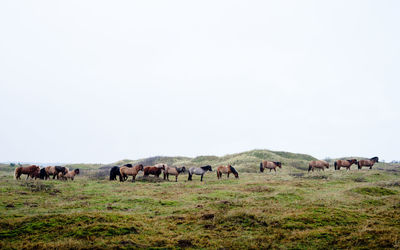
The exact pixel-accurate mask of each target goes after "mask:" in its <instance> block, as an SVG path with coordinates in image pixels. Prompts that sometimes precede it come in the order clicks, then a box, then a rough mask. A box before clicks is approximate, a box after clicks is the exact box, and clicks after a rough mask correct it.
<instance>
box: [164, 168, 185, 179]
mask: <svg viewBox="0 0 400 250" xmlns="http://www.w3.org/2000/svg"><path fill="white" fill-rule="evenodd" d="M185 171H186V168H185V166H183V167H180V168H177V167H170V166H168V165H167V166H165V169H164V180H165V179H167V180H169V175H175V182H178V175H179V174H180V173H184V172H185Z"/></svg>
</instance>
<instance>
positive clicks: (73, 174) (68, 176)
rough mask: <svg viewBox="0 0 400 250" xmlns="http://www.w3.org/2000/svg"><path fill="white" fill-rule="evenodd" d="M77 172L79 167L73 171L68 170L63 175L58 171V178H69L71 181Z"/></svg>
mask: <svg viewBox="0 0 400 250" xmlns="http://www.w3.org/2000/svg"><path fill="white" fill-rule="evenodd" d="M77 174H79V168H77V169H75V170H74V171H68V173H66V174H64V175H63V174H61V173H60V178H61V179H63V180H68V179H71V180H72V181H73V180H74V178H75V175H77Z"/></svg>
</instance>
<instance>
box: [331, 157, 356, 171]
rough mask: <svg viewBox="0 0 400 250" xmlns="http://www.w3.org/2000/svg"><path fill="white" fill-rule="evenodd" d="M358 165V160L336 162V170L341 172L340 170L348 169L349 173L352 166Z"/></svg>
mask: <svg viewBox="0 0 400 250" xmlns="http://www.w3.org/2000/svg"><path fill="white" fill-rule="evenodd" d="M353 164H357V160H356V159H351V160H337V161H335V170H340V168H346V169H347V171H349V170H350V167H351V165H353Z"/></svg>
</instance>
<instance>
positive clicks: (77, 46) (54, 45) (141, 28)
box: [0, 0, 400, 163]
mask: <svg viewBox="0 0 400 250" xmlns="http://www.w3.org/2000/svg"><path fill="white" fill-rule="evenodd" d="M399 13H400V2H399V1H361V0H360V1H231V0H229V1H214V0H213V1H97V0H96V1H80V0H79V1H53V0H51V1H14V0H10V1H8V0H3V1H1V2H0V119H1V122H0V161H38V162H104V163H108V162H113V161H117V160H120V159H124V158H130V159H136V158H141V157H148V156H154V155H171V156H175V155H183V156H196V155H224V154H227V153H236V152H241V151H245V150H251V149H255V148H265V149H271V150H284V151H291V152H299V153H306V154H311V155H313V156H315V157H319V158H324V157H327V156H329V157H341V156H353V155H356V156H365V157H372V156H379V157H380V158H381V159H385V160H386V161H389V160H393V159H397V160H399V159H400V156H399V155H398V152H399V150H398V143H399V142H400V136H399V131H398V129H399V125H400V112H399V107H400V100H399V93H400V86H399V83H400V82H399V80H400V76H399V69H400V32H399V24H400V15H399Z"/></svg>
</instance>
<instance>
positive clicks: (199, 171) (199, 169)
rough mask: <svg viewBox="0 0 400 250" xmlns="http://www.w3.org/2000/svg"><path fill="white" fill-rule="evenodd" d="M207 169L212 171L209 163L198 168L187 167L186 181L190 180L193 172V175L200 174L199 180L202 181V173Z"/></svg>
mask: <svg viewBox="0 0 400 250" xmlns="http://www.w3.org/2000/svg"><path fill="white" fill-rule="evenodd" d="M207 171H210V172H211V171H212V168H211V166H210V165H207V166H203V167H200V168H196V167H191V168H189V177H188V181H191V180H192V176H193V174H195V175H201V179H200V181H203V175H204V174H205V173H206V172H207Z"/></svg>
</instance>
